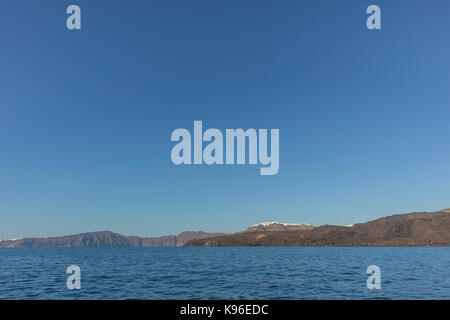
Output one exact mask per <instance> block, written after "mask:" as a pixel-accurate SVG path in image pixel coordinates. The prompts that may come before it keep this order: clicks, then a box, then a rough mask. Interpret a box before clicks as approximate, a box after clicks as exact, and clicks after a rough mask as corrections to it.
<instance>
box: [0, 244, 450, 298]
mask: <svg viewBox="0 0 450 320" xmlns="http://www.w3.org/2000/svg"><path fill="white" fill-rule="evenodd" d="M73 264H75V265H78V266H79V267H80V269H81V289H80V290H69V289H67V286H66V281H67V277H68V276H69V275H68V274H66V268H67V267H68V266H69V265H73ZM369 265H377V266H379V267H380V269H381V289H380V290H376V289H374V290H369V289H368V288H367V285H366V281H367V278H368V277H369V275H368V274H366V269H367V267H368V266H369ZM449 266H450V248H448V247H320V248H317V247H315V248H307V247H299V248H296V247H257V248H243V247H230V248H225V247H222V248H204V247H202V248H191V247H186V248H169V247H166V248H155V247H149V248H127V247H110V248H26V249H25V248H24V249H17V248H11V249H9V248H1V249H0V299H450V277H449V271H450V268H449Z"/></svg>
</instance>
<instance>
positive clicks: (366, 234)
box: [185, 209, 450, 246]
mask: <svg viewBox="0 0 450 320" xmlns="http://www.w3.org/2000/svg"><path fill="white" fill-rule="evenodd" d="M185 245H186V246H448V245H450V209H445V210H441V211H438V212H415V213H409V214H400V215H393V216H389V217H385V218H381V219H377V220H373V221H369V222H366V223H361V224H356V225H353V226H349V227H343V226H331V225H325V226H321V227H316V228H312V229H310V230H284V231H260V232H259V231H255V232H240V233H235V234H230V235H224V236H219V237H213V238H208V239H197V240H192V241H189V242H187V243H186V244H185Z"/></svg>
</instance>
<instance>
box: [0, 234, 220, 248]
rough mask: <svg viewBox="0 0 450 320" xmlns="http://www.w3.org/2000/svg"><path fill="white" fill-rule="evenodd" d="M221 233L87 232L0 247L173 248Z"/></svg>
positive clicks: (29, 240)
mask: <svg viewBox="0 0 450 320" xmlns="http://www.w3.org/2000/svg"><path fill="white" fill-rule="evenodd" d="M219 235H221V233H206V232H203V231H196V232H194V231H187V232H183V233H180V234H179V235H178V236H163V237H153V238H142V237H135V236H123V235H120V234H118V233H114V232H111V231H101V232H88V233H80V234H75V235H69V236H63V237H51V238H24V239H17V240H3V241H0V247H9V248H29V247H174V246H182V245H184V244H185V242H186V241H188V240H195V239H204V238H207V237H209V236H212V237H214V236H219Z"/></svg>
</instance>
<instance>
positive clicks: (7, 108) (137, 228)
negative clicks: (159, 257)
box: [0, 0, 450, 238]
mask: <svg viewBox="0 0 450 320" xmlns="http://www.w3.org/2000/svg"><path fill="white" fill-rule="evenodd" d="M70 4H77V5H79V6H80V7H81V11H82V30H79V31H69V30H68V29H67V28H66V21H65V20H66V17H67V15H66V13H65V11H66V8H67V6H68V5H70ZM370 4H378V5H379V6H380V7H381V12H382V29H381V30H376V31H370V30H368V29H367V28H366V23H365V20H366V17H367V16H368V15H367V14H366V13H365V10H366V8H367V7H368V6H369V5H370ZM449 12H450V2H449V1H448V0H433V1H425V0H423V1H406V0H405V1H400V0H396V1H377V0H373V1H372V0H370V1H366V0H355V1H348V0H346V1H325V0H314V1H313V0H308V1H300V0H296V1H278V0H277V1H275V0H271V1H265V0H264V1H262V0H261V1H253V0H246V1H243V0H226V1H224V0H218V1H211V0H189V1H186V0H183V1H182V0H179V1H174V0H170V1H162V0H161V1H125V0H123V1H99V0H96V1H92V0H89V1H85V0H71V1H66V0H57V1H47V0H39V1H31V0H30V1H23V0H4V1H1V3H0V238H11V237H24V236H51V235H63V234H71V233H78V232H86V231H98V230H111V231H115V232H119V233H122V234H130V235H140V236H158V235H163V234H175V233H178V232H181V231H184V230H204V231H226V232H228V231H238V230H242V229H245V228H247V227H248V226H249V225H251V224H254V223H257V222H262V221H274V220H275V221H282V222H304V223H311V224H326V223H328V224H343V225H345V224H352V223H357V222H364V221H367V220H369V219H374V218H378V217H381V216H385V215H391V214H394V213H404V212H411V211H422V210H427V211H428V210H438V209H442V208H446V207H450V130H449V123H450V90H449V89H450V59H449V57H450V40H449V39H450V38H449V35H450V20H449ZM194 120H202V121H203V126H204V127H205V128H218V129H221V130H223V131H224V130H225V129H226V128H244V129H247V128H268V129H270V128H278V129H280V170H279V173H278V174H277V175H274V176H261V175H260V174H259V165H256V166H255V165H253V166H249V165H246V166H225V165H222V166H207V165H202V166H194V165H191V166H175V165H174V164H173V163H172V162H171V158H170V152H171V149H172V147H173V145H174V143H172V142H171V141H170V135H171V132H172V131H173V130H174V129H176V128H187V129H189V130H191V131H192V130H193V121H194Z"/></svg>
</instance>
